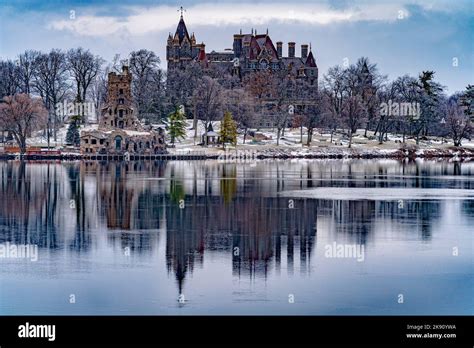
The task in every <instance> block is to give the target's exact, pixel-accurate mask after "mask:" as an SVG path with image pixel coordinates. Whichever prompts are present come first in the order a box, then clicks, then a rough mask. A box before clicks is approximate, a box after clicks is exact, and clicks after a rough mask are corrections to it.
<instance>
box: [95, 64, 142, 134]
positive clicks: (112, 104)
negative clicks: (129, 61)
mask: <svg viewBox="0 0 474 348" xmlns="http://www.w3.org/2000/svg"><path fill="white" fill-rule="evenodd" d="M99 127H100V128H120V129H130V130H138V128H140V124H139V122H138V119H137V115H135V109H134V107H133V99H132V74H131V73H130V72H129V70H128V66H123V67H122V73H121V74H117V73H115V72H110V73H109V76H108V93H107V104H106V105H105V106H104V107H103V108H102V118H101V120H100V125H99Z"/></svg>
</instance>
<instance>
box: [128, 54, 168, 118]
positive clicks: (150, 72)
mask: <svg viewBox="0 0 474 348" xmlns="http://www.w3.org/2000/svg"><path fill="white" fill-rule="evenodd" d="M159 64H160V58H158V56H157V55H156V54H155V52H153V51H148V50H146V49H141V50H139V51H133V52H132V53H130V72H131V73H132V74H133V89H132V91H133V97H134V99H135V103H136V104H137V107H138V112H139V114H149V113H153V112H156V110H155V108H154V107H156V105H155V104H154V103H153V101H154V94H155V93H156V92H159V93H161V92H162V88H161V86H156V83H159V84H162V83H163V78H162V72H161V71H160V68H159ZM156 87H158V88H156Z"/></svg>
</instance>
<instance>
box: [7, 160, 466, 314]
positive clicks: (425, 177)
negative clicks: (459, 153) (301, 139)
mask: <svg viewBox="0 0 474 348" xmlns="http://www.w3.org/2000/svg"><path fill="white" fill-rule="evenodd" d="M0 185H1V186H0V243H3V244H5V243H7V242H9V243H12V244H15V245H21V244H31V245H37V246H38V250H39V254H38V260H37V261H36V262H32V261H31V260H27V259H12V258H0V314H3V315H5V314H6V315H14V314H47V315H48V314H104V315H106V314H154V315H166V314H186V315H189V314H269V315H274V314H302V315H319V314H328V315H333V314H334V315H336V314H337V315H339V314H473V313H474V302H473V293H474V291H473V268H474V267H473V234H474V163H459V162H457V163H449V162H445V161H442V162H435V161H429V162H422V161H420V162H411V163H409V162H399V161H392V160H383V161H376V160H347V161H346V160H327V161H323V160H311V161H301V160H298V161H296V160H295V161H290V160H286V161H257V162H253V163H220V162H217V161H189V162H187V161H171V162H146V163H145V162H143V163H139V162H135V163H96V162H90V163H87V162H69V163H64V162H63V163H49V164H47V163H26V164H25V163H20V162H0ZM334 243H336V245H343V246H344V245H358V246H363V247H364V260H363V261H362V262H359V261H358V260H357V259H356V258H351V257H346V258H330V257H327V253H326V251H327V248H328V246H331V245H334ZM453 254H454V255H453ZM71 295H73V296H74V297H75V303H70V302H71V301H70V299H71V298H72V297H71ZM400 295H403V303H399V298H400V297H399V296H400ZM178 299H181V301H179V300H178Z"/></svg>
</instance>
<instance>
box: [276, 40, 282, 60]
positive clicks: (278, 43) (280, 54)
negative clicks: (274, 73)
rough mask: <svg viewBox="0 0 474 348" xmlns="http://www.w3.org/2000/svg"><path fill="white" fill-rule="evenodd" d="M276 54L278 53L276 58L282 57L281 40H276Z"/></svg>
mask: <svg viewBox="0 0 474 348" xmlns="http://www.w3.org/2000/svg"><path fill="white" fill-rule="evenodd" d="M277 54H278V58H281V57H283V42H281V41H278V42H277Z"/></svg>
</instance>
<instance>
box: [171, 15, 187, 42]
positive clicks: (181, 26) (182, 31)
mask: <svg viewBox="0 0 474 348" xmlns="http://www.w3.org/2000/svg"><path fill="white" fill-rule="evenodd" d="M174 35H175V37H176V36H178V38H179V43H180V44H181V42H183V40H184V38H187V39H188V40H189V41H190V38H189V34H188V29H187V28H186V23H184V18H183V15H181V18H180V20H179V23H178V27H177V28H176V33H175V34H174Z"/></svg>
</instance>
